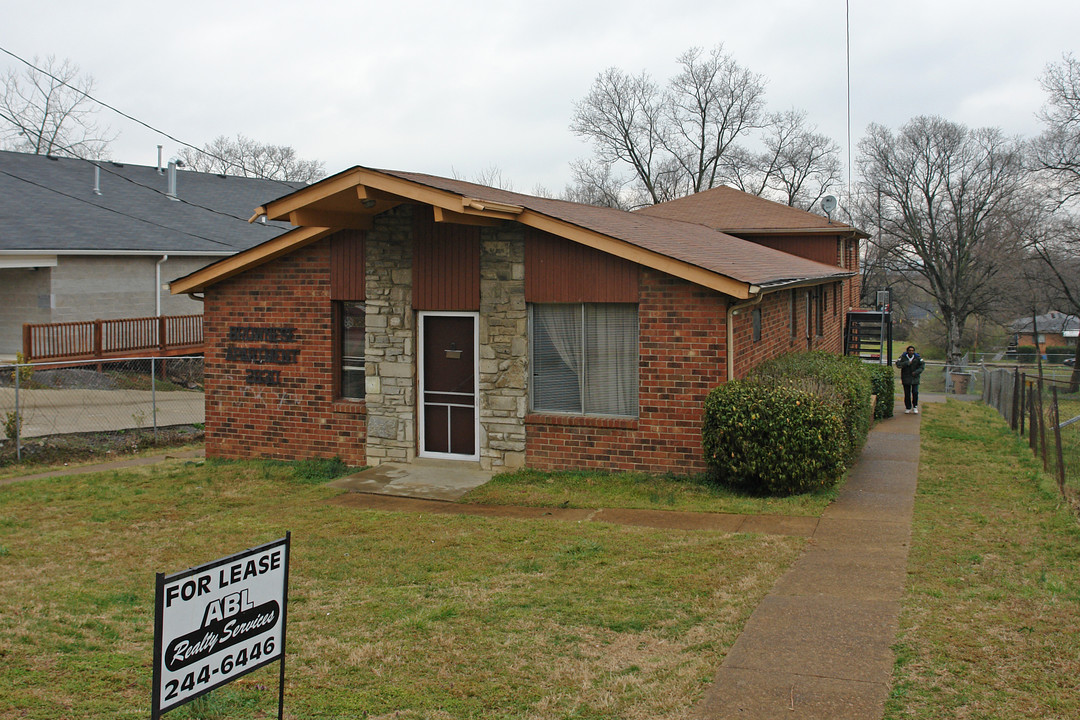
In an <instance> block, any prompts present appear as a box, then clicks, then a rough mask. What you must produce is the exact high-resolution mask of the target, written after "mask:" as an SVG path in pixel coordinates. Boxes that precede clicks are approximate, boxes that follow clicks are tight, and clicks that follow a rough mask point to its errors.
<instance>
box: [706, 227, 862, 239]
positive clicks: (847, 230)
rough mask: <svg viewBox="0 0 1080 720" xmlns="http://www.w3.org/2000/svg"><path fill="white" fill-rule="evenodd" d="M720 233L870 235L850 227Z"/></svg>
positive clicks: (755, 229)
mask: <svg viewBox="0 0 1080 720" xmlns="http://www.w3.org/2000/svg"><path fill="white" fill-rule="evenodd" d="M717 229H718V230H719V231H720V232H723V233H727V234H728V235H735V236H742V235H768V236H776V235H846V236H847V237H850V238H859V239H860V240H864V239H866V238H868V237H870V235H868V234H867V233H865V232H863V231H862V230H859V229H858V228H853V227H851V226H850V225H848V226H844V227H812V228H760V227H753V228H726V227H725V228H717Z"/></svg>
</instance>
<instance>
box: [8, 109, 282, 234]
mask: <svg viewBox="0 0 1080 720" xmlns="http://www.w3.org/2000/svg"><path fill="white" fill-rule="evenodd" d="M0 118H3V119H5V120H7V121H8V122H10V123H14V122H15V121H14V120H13V119H12V118H10V117H8V116H7V115H5V114H4V113H2V112H0ZM56 147H58V148H60V149H61V150H64V151H66V152H69V153H71V157H72V158H73V159H75V160H82V161H84V162H87V163H90V164H91V165H93V166H94V167H96V168H97V169H99V170H102V171H104V172H107V173H108V174H109V175H113V176H115V177H118V178H120V179H121V180H124V181H126V182H129V183H131V184H132V185H136V186H138V187H141V188H144V189H146V190H149V191H151V192H155V193H157V194H158V195H164V196H165V197H167V198H169V199H170V200H173V201H175V202H179V203H182V204H184V205H190V206H191V207H195V208H199V209H200V210H205V211H206V212H210V213H214V214H215V215H221V216H223V217H227V218H231V219H233V220H239V221H240V222H242V223H244V224H245V225H247V224H250V222H249V220H248V218H245V217H240V216H239V215H233V214H232V213H227V212H224V211H222V210H216V209H214V208H212V207H207V206H206V205H200V204H199V203H195V202H191V201H190V200H185V199H184V198H182V197H178V196H175V195H169V194H168V193H167V192H165V191H163V190H159V189H158V188H156V187H154V186H152V185H147V184H145V183H141V182H139V181H137V180H134V179H132V178H129V177H128V176H126V175H123V174H121V173H118V172H115V171H113V170H110V169H109V168H107V167H105V166H104V165H102V164H101V163H100V162H99V161H98V160H94V159H92V158H86V157H82V156H81V155H79V154H78V153H77V151H76V150H75V148H73V147H71V146H70V145H60V144H56ZM263 179H265V178H263ZM91 204H93V203H91ZM95 207H96V206H95ZM275 227H281V226H275ZM281 229H283V230H284V229H287V228H284V227H282V228H281Z"/></svg>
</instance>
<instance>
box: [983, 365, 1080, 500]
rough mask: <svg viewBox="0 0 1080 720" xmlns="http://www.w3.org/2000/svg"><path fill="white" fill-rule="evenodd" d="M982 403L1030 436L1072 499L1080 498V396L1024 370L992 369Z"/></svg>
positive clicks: (1066, 386)
mask: <svg viewBox="0 0 1080 720" xmlns="http://www.w3.org/2000/svg"><path fill="white" fill-rule="evenodd" d="M983 374H984V376H985V382H984V384H983V389H982V400H983V402H984V403H986V404H987V405H989V406H991V407H993V408H995V409H996V410H997V411H998V413H999V414H1000V415H1001V416H1002V417H1003V418H1005V421H1006V422H1007V423H1009V427H1011V428H1012V429H1013V430H1014V431H1015V432H1017V433H1019V434H1020V435H1021V436H1022V437H1025V438H1026V439H1027V442H1028V446H1029V447H1030V448H1031V450H1032V452H1033V453H1034V454H1035V457H1036V458H1039V459H1041V460H1042V463H1043V468H1044V469H1045V470H1046V471H1047V472H1050V473H1052V474H1053V475H1054V477H1055V478H1056V479H1057V483H1058V488H1059V489H1060V490H1061V493H1062V495H1063V496H1065V497H1066V498H1067V499H1070V500H1076V499H1077V498H1080V393H1069V392H1067V390H1068V389H1069V384H1068V382H1066V381H1063V380H1060V379H1058V378H1051V377H1046V376H1045V374H1044V375H1043V376H1042V377H1039V375H1038V374H1037V373H1036V374H1029V373H1027V372H1024V371H1022V370H1021V369H1019V368H1015V369H1008V368H987V369H985V371H984V373H983Z"/></svg>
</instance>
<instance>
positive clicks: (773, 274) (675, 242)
mask: <svg viewBox="0 0 1080 720" xmlns="http://www.w3.org/2000/svg"><path fill="white" fill-rule="evenodd" d="M360 185H363V186H366V187H370V188H372V189H374V190H378V191H383V192H385V193H390V194H391V195H392V196H394V197H400V198H404V199H406V200H412V201H414V202H420V203H427V204H435V205H438V206H440V207H442V208H443V209H444V210H450V211H453V212H457V213H462V212H464V211H466V210H465V208H469V211H478V212H479V213H480V214H481V215H483V214H487V215H488V216H489V217H498V218H505V219H516V220H517V221H519V222H521V223H523V224H525V225H528V226H531V227H535V228H538V229H542V230H545V231H547V232H551V233H554V234H557V235H558V234H562V235H563V236H564V237H567V238H569V239H570V240H572V241H574V242H582V243H584V244H587V245H591V246H593V247H597V248H599V249H600V250H602V251H604V252H610V253H612V254H615V255H619V256H622V257H625V258H629V259H631V260H632V261H634V262H638V263H640V264H643V265H646V266H649V267H655V268H657V269H659V270H662V271H664V272H668V273H671V274H674V275H676V276H678V277H682V278H684V279H688V280H691V281H692V282H696V283H698V284H701V285H704V286H707V287H712V288H714V289H719V290H721V291H722V292H725V293H727V294H730V295H733V296H735V297H741V298H747V297H751V296H752V295H753V294H754V293H756V292H757V290H756V288H758V287H760V288H763V289H770V288H772V289H775V288H777V287H780V286H787V285H792V284H796V283H805V284H813V283H816V282H829V281H831V280H837V279H840V278H844V277H849V276H850V275H852V274H853V273H851V272H849V271H847V270H845V269H844V268H842V267H838V266H834V265H827V264H824V263H819V262H815V261H813V260H808V259H806V258H802V257H798V256H796V255H791V254H788V253H785V252H781V251H779V250H774V249H772V248H768V247H765V246H762V245H759V244H756V243H752V242H749V241H746V240H742V239H740V238H737V237H733V236H732V235H728V234H725V233H722V232H718V231H716V230H714V229H712V228H710V227H708V226H706V225H704V224H699V223H695V222H686V221H684V220H682V219H671V218H667V217H662V216H660V217H657V216H653V215H652V214H648V213H630V212H625V211H623V210H615V209H612V208H604V207H596V206H593V205H582V204H580V203H573V202H568V201H565V200H554V199H551V198H542V197H535V196H532V195H523V194H521V193H515V192H511V191H509V190H500V189H498V188H492V187H487V186H484V185H477V184H475V183H470V182H465V181H463V180H453V179H451V178H444V177H438V176H435V175H425V174H422V173H412V172H402V171H398V170H376V169H372V168H365V167H361V166H356V167H353V168H350V169H348V170H344V171H342V172H340V173H337V174H336V175H332V176H330V177H328V178H324V179H323V180H320V181H319V182H317V183H314V184H312V185H308V186H307V187H305V188H302V189H301V190H298V191H296V192H294V193H290V194H289V195H285V196H283V197H280V198H277V199H276V200H273V201H271V202H269V203H267V204H266V205H265V206H264V207H263V208H259V210H258V212H265V213H267V214H268V215H269V216H271V219H287V218H288V217H289V216H290V212H293V211H296V210H298V209H302V208H306V207H313V208H316V209H318V208H319V207H320V205H319V204H320V203H321V202H329V203H330V205H329V206H327V205H323V206H322V207H323V209H327V208H328V207H329V208H330V209H332V210H333V211H334V212H333V213H331V215H334V214H336V215H337V216H342V215H345V214H348V213H362V212H364V208H363V207H362V205H361V203H360V201H359V199H358V196H357V191H356V188H357V187H358V186H360ZM470 201H476V202H475V203H471V204H470ZM484 203H495V204H498V205H499V206H501V207H487V208H484V207H483V204H484ZM477 206H479V209H478V208H477ZM781 207H784V206H781ZM371 212H376V211H375V210H372V211H371ZM795 212H800V213H801V211H795ZM803 214H805V213H803ZM324 217H326V218H327V220H325V221H324V223H328V224H333V220H332V218H331V217H330V216H324ZM316 224H317V223H316ZM845 227H846V226H845ZM330 230H332V228H331V227H326V228H319V227H311V228H308V227H300V228H297V229H295V230H293V231H290V233H287V234H286V235H283V236H281V237H280V238H279V239H278V241H277V242H276V244H273V245H271V244H270V243H264V245H263V246H257V247H255V248H252V249H251V250H250V251H247V252H245V253H241V254H240V255H237V256H234V257H233V258H230V261H229V262H227V263H225V262H222V263H218V264H216V266H214V265H212V266H209V267H207V268H203V269H202V270H199V271H196V272H195V273H192V274H190V275H188V276H186V277H184V278H181V279H179V280H177V281H175V282H174V283H173V286H172V288H173V292H174V293H175V292H192V291H198V290H202V289H204V288H205V287H207V286H209V285H213V284H214V283H216V282H219V281H220V280H223V279H225V278H226V277H231V276H232V275H234V274H236V273H238V272H243V271H245V270H247V269H250V268H251V267H255V266H257V265H259V264H261V263H263V262H267V261H268V260H270V259H273V258H274V257H279V256H280V255H281V254H284V253H286V252H289V251H290V247H291V246H290V243H293V242H295V243H298V245H297V247H299V246H301V245H299V244H302V243H307V242H313V241H314V240H316V239H318V238H319V237H322V236H323V234H325V232H329V231H330ZM320 231H325V232H320ZM294 238H295V240H294Z"/></svg>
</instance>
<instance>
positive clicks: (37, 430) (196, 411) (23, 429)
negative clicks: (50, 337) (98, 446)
mask: <svg viewBox="0 0 1080 720" xmlns="http://www.w3.org/2000/svg"><path fill="white" fill-rule="evenodd" d="M203 417H204V416H203V359H202V357H198V356H193V357H169V358H160V357H159V358H153V357H148V358H129V359H124V360H116V361H94V362H89V363H86V362H83V363H72V362H55V363H17V364H12V365H0V421H2V424H3V428H2V429H3V434H2V437H0V442H3V443H5V444H9V443H10V444H13V445H14V448H15V456H16V458H17V459H18V460H21V459H22V454H23V448H24V446H25V444H26V442H27V441H29V440H31V439H33V438H42V437H51V436H56V435H68V434H75V433H100V432H112V431H129V430H139V431H145V432H146V433H153V437H154V439H155V441H156V440H157V436H158V433H159V431H161V430H162V429H164V428H168V427H172V426H178V425H201V424H202V422H203Z"/></svg>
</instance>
